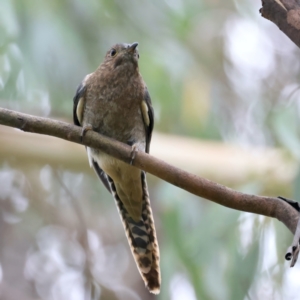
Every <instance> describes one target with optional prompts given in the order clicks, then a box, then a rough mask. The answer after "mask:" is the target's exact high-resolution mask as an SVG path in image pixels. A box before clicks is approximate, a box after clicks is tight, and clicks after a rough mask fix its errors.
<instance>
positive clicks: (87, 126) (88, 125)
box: [80, 124, 93, 143]
mask: <svg viewBox="0 0 300 300" xmlns="http://www.w3.org/2000/svg"><path fill="white" fill-rule="evenodd" d="M89 130H93V126H92V125H91V124H87V125H84V126H83V127H82V130H81V134H80V142H81V143H82V142H83V138H84V136H85V134H86V133H87V132H88V131H89Z"/></svg>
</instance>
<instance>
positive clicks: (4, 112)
mask: <svg viewBox="0 0 300 300" xmlns="http://www.w3.org/2000/svg"><path fill="white" fill-rule="evenodd" d="M0 124H2V125H6V126H10V127H15V128H19V129H21V130H23V131H27V132H32V133H39V134H45V135H51V136H54V137H58V138H61V139H65V140H68V141H70V142H74V143H78V144H81V142H80V134H81V127H78V126H75V125H71V124H68V123H66V122H61V121H54V120H51V119H48V118H41V117H35V116H31V115H27V114H23V113H19V112H14V111H11V110H8V109H4V108H0ZM0 142H1V138H0ZM82 144H84V145H86V146H89V147H93V148H98V149H101V150H102V151H103V152H105V153H107V154H109V155H111V156H113V157H115V158H117V159H120V160H122V161H124V162H126V163H129V162H130V154H131V147H130V146H128V145H125V144H123V143H121V142H118V141H115V140H113V139H110V138H108V137H105V136H103V135H100V134H98V133H96V132H93V131H88V132H87V133H86V135H85V136H84V141H83V143H82ZM133 165H134V166H136V167H138V168H140V169H142V170H145V171H146V172H148V173H151V174H153V175H155V176H157V177H159V178H161V179H163V180H165V181H167V182H169V183H171V184H173V185H175V186H177V187H180V188H182V189H184V190H186V191H188V192H190V193H192V194H195V195H197V196H200V197H203V198H205V199H207V200H210V201H213V202H215V203H218V204H221V205H223V206H226V207H229V208H232V209H236V210H240V211H245V212H251V213H255V214H260V215H264V216H268V217H272V218H276V219H278V220H279V221H281V222H283V223H284V224H285V225H286V226H287V228H288V229H289V230H290V231H291V232H293V233H294V232H295V230H296V227H297V222H298V212H297V210H295V209H294V208H293V207H292V206H290V205H288V204H287V203H286V202H285V201H283V200H281V199H278V198H272V197H263V196H256V195H249V194H244V193H240V192H237V191H234V190H232V189H230V188H227V187H225V186H223V185H220V184H218V183H215V182H212V181H210V180H207V179H204V178H201V177H199V176H196V175H193V174H190V173H188V172H185V171H183V170H180V169H178V168H176V167H174V166H171V165H169V164H167V163H165V162H163V161H162V160H160V159H157V158H155V157H152V156H151V155H149V154H147V153H143V152H138V153H137V154H136V157H135V159H134V161H133Z"/></svg>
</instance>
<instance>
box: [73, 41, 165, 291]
mask: <svg viewBox="0 0 300 300" xmlns="http://www.w3.org/2000/svg"><path fill="white" fill-rule="evenodd" d="M137 46H138V43H137V42H135V43H132V44H126V43H118V44H115V45H114V46H112V47H111V48H110V49H109V50H108V51H107V53H106V55H105V57H104V60H103V62H102V63H101V64H100V65H99V67H98V68H97V69H96V70H95V71H94V72H93V73H91V74H88V75H86V76H85V78H84V79H83V81H82V82H81V83H80V85H79V86H78V88H77V91H76V94H75V96H74V98H73V121H74V124H75V125H77V126H81V127H82V131H81V132H82V135H81V136H82V138H84V135H85V133H86V132H87V131H88V130H93V131H95V132H98V133H99V134H102V135H105V136H107V137H110V138H113V139H115V140H118V141H120V142H123V143H125V144H127V145H129V146H131V147H132V152H131V153H132V160H134V156H135V154H136V152H137V151H142V152H146V153H149V150H150V143H151V137H152V131H153V126H154V111H153V107H152V103H151V98H150V94H149V91H148V88H147V86H146V83H145V82H144V80H143V78H142V76H141V74H140V72H139V66H138V61H139V57H140V56H139V52H138V49H137ZM86 151H87V156H88V160H89V164H90V166H91V167H92V168H93V169H94V170H95V172H96V174H97V175H98V177H99V179H100V180H101V181H102V183H103V184H104V186H105V187H106V189H107V190H108V191H109V192H110V193H111V194H112V196H113V198H114V200H115V203H116V205H117V208H118V211H119V214H120V217H121V221H122V223H123V226H124V229H125V233H126V237H127V240H128V243H129V246H130V249H131V252H132V254H133V257H134V259H135V262H136V265H137V268H138V270H139V272H140V274H141V277H142V279H143V281H144V283H145V285H146V287H147V288H148V290H149V291H150V292H151V293H154V294H158V293H159V292H160V285H161V275H160V265H159V260H160V255H159V247H158V242H157V237H156V230H155V226H154V220H153V214H152V210H151V206H150V198H149V192H148V187H147V181H146V173H145V172H144V171H142V170H140V169H138V168H136V167H134V166H133V165H131V164H127V163H125V162H122V161H120V160H118V159H116V158H113V157H111V156H109V155H107V154H106V153H104V152H102V151H101V150H99V149H94V148H90V147H86Z"/></svg>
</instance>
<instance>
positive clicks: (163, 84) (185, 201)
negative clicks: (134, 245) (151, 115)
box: [0, 0, 300, 300]
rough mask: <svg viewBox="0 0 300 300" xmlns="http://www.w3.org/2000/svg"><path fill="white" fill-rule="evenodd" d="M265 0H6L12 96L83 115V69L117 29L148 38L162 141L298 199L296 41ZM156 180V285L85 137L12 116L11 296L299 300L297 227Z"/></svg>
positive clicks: (159, 150)
mask: <svg viewBox="0 0 300 300" xmlns="http://www.w3.org/2000/svg"><path fill="white" fill-rule="evenodd" d="M260 7H261V2H260V1H259V0H255V1H252V0H243V1H233V0H226V1H224V0H222V1H220V0H219V1H218V0H215V1H212V0H211V1H209V0H202V1H193V0H186V1H183V0H163V1H158V0H156V1H146V0H141V1H137V0H128V1H122V0H114V1H108V0H98V1H96V0H87V1H81V0H68V1H59V0H52V1H37V0H27V1H18V0H0V106H1V107H4V108H9V109H13V110H17V111H21V112H25V113H30V114H34V115H38V116H45V117H50V118H54V119H60V120H64V121H67V122H72V109H73V101H72V98H73V96H74V94H75V91H76V88H77V86H78V84H79V83H80V81H81V80H82V79H83V78H84V76H85V75H86V74H88V73H91V72H93V71H94V70H95V69H96V68H97V66H98V65H99V64H100V63H101V61H102V59H103V57H104V55H105V53H106V51H107V50H108V49H109V48H110V47H111V46H112V45H113V44H114V43H116V42H127V43H132V42H135V41H138V42H139V51H140V71H141V73H142V75H143V77H144V79H145V81H146V83H147V85H148V88H149V91H150V94H151V97H152V102H153V106H154V110H155V131H154V137H153V143H152V146H151V150H150V152H151V154H153V155H155V156H156V157H159V158H162V159H164V160H165V161H167V162H169V163H171V164H173V165H175V166H178V167H180V168H183V169H185V170H187V171H190V172H192V173H194V174H198V175H200V176H204V177H206V178H208V179H211V180H214V181H217V182H219V183H221V184H225V185H227V186H229V187H231V188H234V189H237V190H239V191H242V192H247V193H253V194H260V195H271V196H278V195H281V196H285V197H290V198H293V199H298V198H299V195H300V191H299V187H300V177H299V174H298V165H299V160H300V152H299V149H300V138H299V128H300V124H299V123H300V121H299V114H300V103H299V100H298V98H299V93H300V91H299V78H300V60H299V57H300V56H299V49H298V48H297V47H296V46H295V45H294V44H293V43H292V42H291V41H290V40H289V39H288V38H287V37H286V36H285V35H284V34H283V33H282V32H281V31H280V30H279V29H278V28H277V27H276V26H275V25H274V24H272V23H271V22H269V21H267V20H265V19H263V18H261V16H260V14H259V12H258V11H259V8H260ZM148 182H149V187H150V197H151V200H152V207H153V212H154V219H155V222H156V228H157V233H158V240H159V244H160V250H161V269H162V289H161V294H160V295H159V296H154V295H150V294H149V293H148V291H147V290H146V289H145V287H144V284H143V282H142V280H141V278H140V276H139V273H138V271H137V268H136V266H135V263H134V260H133V258H132V256H131V253H130V250H129V247H128V244H127V241H126V238H125V234H124V230H123V227H122V224H121V222H120V218H119V216H118V213H117V209H116V207H115V203H114V201H113V199H112V197H111V195H109V193H108V192H107V191H106V190H105V188H104V187H103V186H102V185H101V184H100V182H99V181H98V179H97V177H96V175H95V174H94V173H93V171H92V170H91V169H90V168H89V166H88V160H87V158H86V154H85V150H84V147H83V146H80V145H75V144H71V143H68V142H65V141H62V140H59V139H55V138H51V137H46V136H39V135H34V134H28V133H23V132H21V131H18V130H15V129H11V128H6V127H4V126H0V299H4V300H15V299H23V300H33V299H35V300H36V299H45V300H65V299H68V300H85V299H101V300H102V299H134V300H136V299H171V300H179V299H186V300H194V299H220V300H226V299H228V300H230V299H298V298H297V297H298V295H299V292H300V283H299V280H298V278H299V276H300V264H299V263H298V264H297V265H296V267H295V268H293V269H290V268H289V265H288V263H287V262H285V261H284V254H285V251H286V249H287V247H288V246H289V245H290V243H291V241H292V235H291V233H290V232H289V231H288V230H287V229H286V228H285V227H284V225H282V224H281V223H280V222H279V221H276V220H271V219H270V218H266V217H262V216H257V215H253V214H249V213H241V212H238V211H234V210H230V209H228V208H225V207H221V206H219V205H217V204H214V203H211V202H209V201H206V200H205V199H200V198H198V197H195V196H193V195H191V194H189V193H187V192H185V191H183V190H180V189H178V188H176V187H174V186H171V185H170V184H168V183H166V182H163V181H162V180H159V179H157V178H155V177H153V176H152V175H150V174H148ZM298 200H299V199H298ZM91 294H92V296H91V297H90V295H91ZM89 297H90V298H89Z"/></svg>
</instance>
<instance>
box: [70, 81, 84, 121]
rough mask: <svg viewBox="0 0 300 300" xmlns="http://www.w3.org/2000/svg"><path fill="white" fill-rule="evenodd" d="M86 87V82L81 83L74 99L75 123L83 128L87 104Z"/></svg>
mask: <svg viewBox="0 0 300 300" xmlns="http://www.w3.org/2000/svg"><path fill="white" fill-rule="evenodd" d="M85 92H86V85H85V82H84V80H83V81H82V82H81V83H80V85H79V86H78V88H77V90H76V94H75V96H74V98H73V122H74V124H75V125H77V126H82V117H83V106H84V102H85V97H84V96H85Z"/></svg>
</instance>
